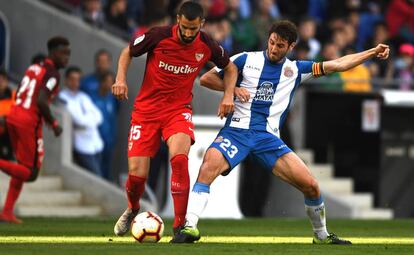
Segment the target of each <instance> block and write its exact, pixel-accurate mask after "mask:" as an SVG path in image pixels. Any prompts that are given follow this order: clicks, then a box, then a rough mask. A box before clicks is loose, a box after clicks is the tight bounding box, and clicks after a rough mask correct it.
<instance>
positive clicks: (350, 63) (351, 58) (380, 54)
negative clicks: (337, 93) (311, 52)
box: [323, 44, 390, 74]
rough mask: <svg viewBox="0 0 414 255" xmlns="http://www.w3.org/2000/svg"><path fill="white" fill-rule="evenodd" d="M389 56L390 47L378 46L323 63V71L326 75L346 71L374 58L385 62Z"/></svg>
mask: <svg viewBox="0 0 414 255" xmlns="http://www.w3.org/2000/svg"><path fill="white" fill-rule="evenodd" d="M389 54H390V48H389V46H388V45H386V44H378V45H377V47H375V48H371V49H369V50H366V51H362V52H359V53H355V54H349V55H346V56H343V57H340V58H337V59H334V60H331V61H326V62H323V71H324V73H325V74H329V73H333V72H342V71H346V70H349V69H351V68H353V67H355V66H357V65H360V64H362V63H363V62H365V61H367V60H368V59H370V58H373V57H377V58H379V59H383V60H385V59H387V58H388V56H389Z"/></svg>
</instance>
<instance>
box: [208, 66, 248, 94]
mask: <svg viewBox="0 0 414 255" xmlns="http://www.w3.org/2000/svg"><path fill="white" fill-rule="evenodd" d="M200 85H201V86H203V87H206V88H209V89H212V90H217V91H224V81H223V79H222V78H221V76H220V74H219V73H218V72H217V71H216V69H215V68H212V69H211V70H210V71H208V72H207V73H205V74H203V75H202V76H201V78H200ZM234 95H235V96H236V97H237V98H238V99H239V100H240V101H241V102H247V101H249V98H250V93H249V91H247V90H246V89H244V88H239V87H235V88H234Z"/></svg>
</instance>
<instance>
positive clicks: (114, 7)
mask: <svg viewBox="0 0 414 255" xmlns="http://www.w3.org/2000/svg"><path fill="white" fill-rule="evenodd" d="M126 9H127V0H108V2H107V5H106V8H105V21H106V22H108V23H109V24H111V25H113V26H115V27H117V28H119V29H122V30H123V31H126V32H128V31H129V29H130V26H129V24H128V16H127V13H126Z"/></svg>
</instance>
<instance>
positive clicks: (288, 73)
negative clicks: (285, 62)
mask: <svg viewBox="0 0 414 255" xmlns="http://www.w3.org/2000/svg"><path fill="white" fill-rule="evenodd" d="M283 74H284V75H285V76H286V77H289V78H290V77H292V76H293V70H292V68H290V67H289V66H287V67H285V70H283Z"/></svg>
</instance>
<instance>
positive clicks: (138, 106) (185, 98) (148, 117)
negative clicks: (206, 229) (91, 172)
mask: <svg viewBox="0 0 414 255" xmlns="http://www.w3.org/2000/svg"><path fill="white" fill-rule="evenodd" d="M177 23H178V24H176V25H173V26H164V27H154V28H152V29H151V30H149V31H148V32H146V33H145V34H143V35H141V36H139V37H137V38H135V39H133V40H132V41H131V43H130V45H129V47H126V48H125V49H124V50H123V51H122V53H121V55H120V57H119V62H118V73H117V77H116V82H115V84H114V85H113V86H112V93H113V94H114V95H115V96H116V97H117V98H118V99H120V100H123V99H127V98H128V97H127V95H128V87H127V84H126V73H127V70H128V67H129V65H130V63H131V59H132V57H138V56H140V55H142V54H144V53H148V55H147V62H146V70H145V75H144V81H143V83H142V87H141V90H140V92H139V94H138V96H137V98H136V99H135V104H134V110H133V112H132V116H131V129H130V133H129V144H128V168H129V169H128V170H129V175H128V179H127V182H126V192H127V197H128V208H127V209H126V210H125V212H124V213H123V214H122V216H121V217H120V218H119V220H118V222H117V223H116V225H115V227H114V232H115V234H116V235H124V234H125V233H126V232H127V231H128V230H129V228H130V225H131V222H132V220H133V218H134V217H135V215H136V214H137V213H138V210H139V200H140V197H141V195H142V193H143V192H144V187H145V182H146V179H147V176H148V172H149V162H150V157H153V156H154V155H155V154H156V152H157V151H158V148H159V146H160V140H161V137H162V138H163V139H164V141H166V143H167V146H168V149H169V156H170V162H171V168H172V174H171V194H172V197H173V201H174V214H175V218H174V223H173V229H174V233H176V232H177V231H178V230H179V229H180V227H182V226H183V225H184V223H185V222H184V221H185V214H186V209H187V202H188V194H189V186H190V178H189V174H188V157H187V155H188V152H189V150H190V146H191V144H193V143H194V133H193V128H194V124H193V123H192V119H191V116H192V109H191V99H192V93H191V91H192V89H193V83H194V80H195V78H196V77H197V75H198V73H199V72H200V70H201V69H202V68H203V66H204V65H205V64H206V63H207V62H208V61H212V62H213V63H214V64H216V65H217V66H218V67H221V68H223V69H224V83H225V84H226V87H225V89H224V95H223V98H222V100H221V102H220V105H219V109H218V115H219V116H220V117H224V116H226V115H227V114H228V113H230V112H232V111H233V108H234V102H233V92H234V87H235V83H236V77H237V71H236V69H237V68H236V67H235V65H234V64H233V63H232V62H230V60H229V57H228V54H227V53H226V52H225V50H224V49H223V48H222V47H221V46H220V45H218V43H217V42H215V41H214V40H213V39H211V38H210V37H209V36H208V35H207V34H206V33H204V32H203V31H200V29H201V27H202V25H203V23H204V16H203V8H202V7H201V5H200V4H198V3H195V2H192V1H189V2H185V3H183V4H182V5H181V7H180V9H179V11H178V14H177Z"/></svg>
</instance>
